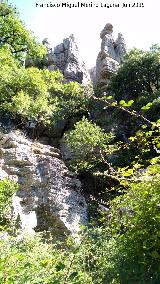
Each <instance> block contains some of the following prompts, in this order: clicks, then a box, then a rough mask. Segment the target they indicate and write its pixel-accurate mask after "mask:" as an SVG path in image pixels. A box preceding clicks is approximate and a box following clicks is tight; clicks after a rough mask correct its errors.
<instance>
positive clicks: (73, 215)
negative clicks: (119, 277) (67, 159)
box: [0, 131, 87, 239]
mask: <svg viewBox="0 0 160 284" xmlns="http://www.w3.org/2000/svg"><path fill="white" fill-rule="evenodd" d="M0 173H1V174H0V178H1V179H2V178H5V177H7V178H9V179H12V180H15V181H16V182H18V183H19V186H20V188H19V190H18V192H17V193H16V195H15V196H14V198H13V207H14V212H15V215H16V216H17V218H18V219H20V223H21V227H22V229H23V230H27V231H28V232H29V233H31V232H34V230H35V231H44V230H46V231H50V232H51V234H52V235H53V236H54V237H55V238H58V239H62V238H63V237H64V235H66V234H69V233H71V234H72V235H73V236H75V235H76V234H77V232H78V231H79V230H80V225H81V224H86V222H87V206H86V202H85V199H84V197H83V196H82V194H81V183H80V181H79V180H78V179H77V178H76V177H75V176H74V174H73V173H71V172H70V171H69V170H68V169H67V167H66V166H65V164H64V163H63V161H61V160H60V152H59V150H58V149H56V148H53V147H51V146H49V145H43V144H40V143H38V142H32V141H31V140H29V139H26V138H25V137H24V135H22V134H21V133H20V132H19V131H12V132H10V133H9V134H2V133H1V135H0Z"/></svg>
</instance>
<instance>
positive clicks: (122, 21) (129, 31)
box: [9, 0, 160, 67]
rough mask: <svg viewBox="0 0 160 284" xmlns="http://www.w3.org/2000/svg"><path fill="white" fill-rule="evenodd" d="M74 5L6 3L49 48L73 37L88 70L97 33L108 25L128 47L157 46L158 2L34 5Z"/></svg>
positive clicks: (29, 0) (159, 31)
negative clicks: (85, 6) (46, 41)
mask: <svg viewBox="0 0 160 284" xmlns="http://www.w3.org/2000/svg"><path fill="white" fill-rule="evenodd" d="M62 2H63V3H64V2H69V3H76V2H77V1H76V0H9V3H11V4H13V5H14V6H16V7H17V8H18V10H19V12H20V17H21V19H22V20H23V21H24V22H25V24H26V27H27V28H28V29H31V30H32V31H33V32H34V34H35V36H36V37H37V38H38V40H39V41H41V40H42V39H43V38H45V37H47V38H48V40H49V42H50V43H51V46H52V47H53V46H55V45H56V44H59V43H61V42H62V40H63V38H65V37H68V36H69V35H70V34H72V33H73V34H74V35H75V37H76V38H77V41H78V45H79V50H80V54H81V57H82V59H83V60H84V61H85V62H86V63H87V66H88V67H92V66H94V65H95V62H96V57H97V54H98V52H99V50H100V44H101V40H100V38H99V34H100V31H101V30H102V28H103V27H104V25H105V24H106V23H108V22H111V23H112V24H113V27H114V37H116V35H117V33H118V32H121V33H122V34H123V35H124V37H125V40H126V44H127V47H128V48H133V47H134V46H135V47H137V48H143V49H149V47H150V46H151V45H152V44H153V43H159V44H160V17H159V13H160V0H144V1H143V0H142V1H137V2H136V3H138V4H140V3H144V8H140V7H139V8H134V7H133V8H122V3H123V2H124V3H131V4H132V3H134V2H131V1H128V0H126V1H125V0H115V1H114V0H110V1H109V0H108V1H107V0H92V1H90V0H82V1H81V2H85V3H88V4H89V3H91V2H92V3H93V4H98V5H99V6H100V5H101V3H103V5H104V4H106V3H107V4H117V3H119V4H120V8H109V9H108V8H105V7H101V8H100V7H99V8H71V9H69V8H40V7H38V8H36V3H37V4H42V3H43V4H47V3H48V4H50V3H52V4H53V3H62Z"/></svg>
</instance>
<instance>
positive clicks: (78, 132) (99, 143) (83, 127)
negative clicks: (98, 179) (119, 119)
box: [64, 117, 113, 170]
mask: <svg viewBox="0 0 160 284" xmlns="http://www.w3.org/2000/svg"><path fill="white" fill-rule="evenodd" d="M112 138H113V136H112V134H111V133H109V134H106V133H104V132H103V130H102V129H101V128H100V127H99V126H97V125H96V124H95V123H93V122H90V121H88V120H87V118H85V117H83V119H82V120H81V121H79V122H77V123H76V125H75V129H74V130H72V131H71V132H69V133H68V134H65V136H64V139H65V141H66V143H67V144H68V146H69V147H70V148H71V149H72V153H73V161H72V166H73V168H74V169H75V170H84V169H85V170H89V169H91V168H93V167H94V166H95V165H96V164H97V163H99V162H102V161H103V159H104V156H103V155H104V154H105V150H106V147H107V145H108V143H109V142H110V141H111V139H112Z"/></svg>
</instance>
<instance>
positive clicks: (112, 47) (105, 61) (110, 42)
mask: <svg viewBox="0 0 160 284" xmlns="http://www.w3.org/2000/svg"><path fill="white" fill-rule="evenodd" d="M112 33H113V26H112V25H111V24H110V23H108V24H106V25H105V27H104V29H103V30H102V32H101V34H100V38H101V39H102V42H101V51H100V52H99V54H98V57H97V61H96V86H98V87H102V86H105V85H107V84H108V82H109V80H110V78H111V76H112V75H113V74H115V73H116V72H117V70H118V68H119V65H120V64H121V63H122V62H123V57H124V55H125V54H126V45H125V41H124V38H123V36H122V34H120V33H119V34H118V38H117V39H116V41H114V39H113V35H112Z"/></svg>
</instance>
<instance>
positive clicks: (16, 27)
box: [0, 2, 46, 61]
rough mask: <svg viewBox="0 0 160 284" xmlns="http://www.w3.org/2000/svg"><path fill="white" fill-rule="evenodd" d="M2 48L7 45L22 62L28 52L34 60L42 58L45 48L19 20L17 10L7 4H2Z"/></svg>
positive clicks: (0, 34) (0, 6)
mask: <svg viewBox="0 0 160 284" xmlns="http://www.w3.org/2000/svg"><path fill="white" fill-rule="evenodd" d="M0 27H1V29H0V46H1V47H3V46H4V45H7V46H8V48H9V49H10V51H11V52H12V54H13V55H14V56H15V57H16V58H18V59H19V60H20V61H21V60H23V59H24V57H25V54H26V52H27V53H28V55H30V56H32V57H33V58H36V57H37V56H38V57H42V56H43V55H44V54H45V53H46V50H45V47H44V46H43V45H42V44H38V43H37V41H36V39H35V37H34V36H33V35H32V34H31V32H30V31H28V30H27V29H26V28H25V26H24V24H23V23H22V21H21V20H20V19H19V16H18V13H17V11H16V8H13V7H12V6H11V5H9V4H7V3H4V2H2V3H0Z"/></svg>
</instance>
